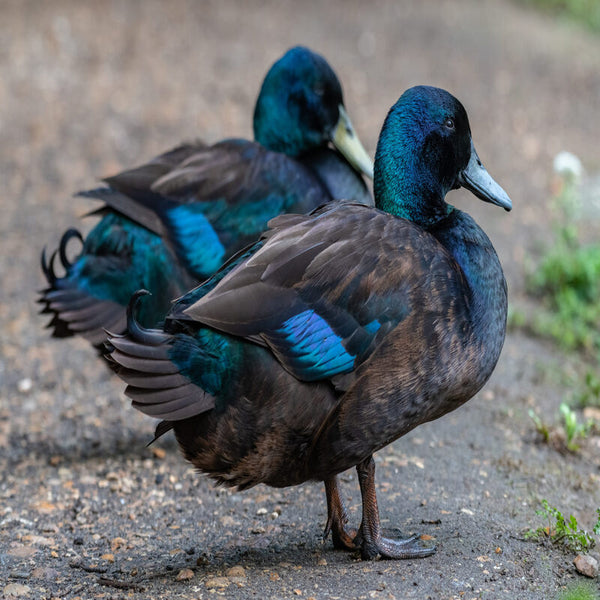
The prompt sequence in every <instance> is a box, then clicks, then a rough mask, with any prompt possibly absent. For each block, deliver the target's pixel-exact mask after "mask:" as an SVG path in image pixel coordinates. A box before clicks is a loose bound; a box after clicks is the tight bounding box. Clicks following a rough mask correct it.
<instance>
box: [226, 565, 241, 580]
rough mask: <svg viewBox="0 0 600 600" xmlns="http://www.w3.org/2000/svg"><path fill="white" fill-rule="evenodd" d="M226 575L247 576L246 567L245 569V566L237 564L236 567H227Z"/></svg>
mask: <svg viewBox="0 0 600 600" xmlns="http://www.w3.org/2000/svg"><path fill="white" fill-rule="evenodd" d="M225 575H227V577H246V569H244V567H241V566H239V565H236V566H235V567H231V568H230V569H227V571H226V572H225Z"/></svg>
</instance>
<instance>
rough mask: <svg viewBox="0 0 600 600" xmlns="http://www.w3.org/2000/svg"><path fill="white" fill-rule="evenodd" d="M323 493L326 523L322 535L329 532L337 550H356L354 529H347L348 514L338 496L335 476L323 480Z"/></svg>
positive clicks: (325, 535)
mask: <svg viewBox="0 0 600 600" xmlns="http://www.w3.org/2000/svg"><path fill="white" fill-rule="evenodd" d="M325 494H326V496H327V524H326V525H325V531H324V532H323V537H324V538H326V537H327V536H328V535H329V532H331V537H332V539H333V545H334V547H335V548H338V549H339V550H358V546H357V545H356V544H355V543H354V538H355V537H356V529H347V528H346V524H347V523H348V515H347V513H346V507H345V506H344V502H343V500H342V498H341V496H340V488H339V483H338V479H337V476H336V475H334V476H333V477H331V478H329V479H326V480H325Z"/></svg>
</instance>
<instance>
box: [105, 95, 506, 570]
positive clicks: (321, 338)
mask: <svg viewBox="0 0 600 600" xmlns="http://www.w3.org/2000/svg"><path fill="white" fill-rule="evenodd" d="M459 187H463V188H465V189H467V190H469V191H470V192H472V193H473V194H474V195H475V196H476V197H477V198H479V199H481V200H483V201H485V202H488V203H491V204H494V205H497V206H499V207H502V208H504V209H505V210H506V211H509V210H511V208H512V203H511V200H510V198H509V196H508V195H507V193H506V192H505V191H504V190H503V188H502V187H501V186H500V185H499V184H498V183H497V182H496V181H495V180H494V179H493V178H492V177H491V176H490V174H489V173H488V171H487V170H486V169H485V167H484V166H483V163H482V162H481V160H480V159H479V156H478V154H477V152H476V150H475V146H474V144H473V140H472V136H471V130H470V126H469V121H468V117H467V113H466V111H465V108H464V107H463V105H462V104H461V103H460V101H459V100H457V99H456V98H455V97H454V96H453V95H451V94H450V93H449V92H447V91H445V90H442V89H440V88H436V87H431V86H416V87H413V88H410V89H408V90H407V91H406V92H404V93H403V94H402V96H400V98H399V100H398V101H397V102H396V103H395V104H394V105H393V106H392V108H391V109H390V111H389V113H388V115H387V117H386V119H385V122H384V124H383V127H382V130H381V134H380V136H379V141H378V144H377V151H376V154H375V163H374V198H375V207H369V206H366V205H363V204H360V203H357V202H353V201H344V200H341V201H336V202H330V203H328V204H326V205H324V206H322V207H320V208H318V209H316V210H315V211H313V212H312V213H310V214H308V215H299V214H296V215H294V214H287V215H281V216H279V217H277V218H275V219H273V220H272V221H271V222H270V224H269V229H268V230H267V231H266V232H265V233H264V234H263V235H262V236H261V238H260V239H259V240H258V241H257V242H256V243H254V244H253V245H251V246H249V247H247V248H245V249H244V250H242V251H241V252H239V253H238V254H237V255H235V256H234V257H232V259H230V260H229V261H228V262H227V263H225V265H223V267H222V268H221V269H220V270H219V271H217V273H216V274H215V275H214V276H212V277H211V278H210V279H209V280H207V281H206V282H204V283H203V284H201V285H199V286H197V287H196V288H194V289H192V290H190V291H189V292H188V293H187V294H184V295H183V296H182V297H181V298H179V299H178V300H177V301H176V302H175V303H174V304H173V306H172V308H171V310H170V311H169V313H168V315H167V317H166V319H165V321H164V324H163V325H162V327H159V328H145V327H143V326H142V325H141V324H140V323H139V322H138V320H137V318H136V314H137V311H138V307H139V306H140V305H143V302H144V299H145V296H146V291H144V290H140V291H138V292H137V293H136V294H135V295H134V296H133V297H132V299H131V301H130V304H129V308H128V330H127V333H125V334H115V335H110V336H109V340H108V342H107V344H108V346H109V348H108V352H107V358H108V360H109V361H110V364H111V366H112V368H113V369H114V370H115V371H116V372H117V374H118V375H119V377H120V378H121V379H122V380H123V381H124V382H125V383H126V384H127V388H126V390H125V394H126V395H127V396H128V397H130V398H131V400H132V404H133V406H134V407H135V408H136V409H138V410H140V411H141V412H143V413H145V414H146V415H149V416H151V417H153V418H156V419H161V422H160V423H159V424H158V426H157V429H156V436H159V435H162V434H163V433H165V432H167V431H169V430H171V429H172V430H173V431H174V434H175V438H176V440H177V442H178V445H179V447H180V449H181V451H182V453H183V455H184V457H185V458H186V459H187V460H188V461H190V462H191V463H192V464H193V465H194V466H195V467H196V468H197V469H198V470H199V471H200V472H202V473H204V474H207V475H208V476H209V477H211V478H213V479H214V480H216V481H217V482H218V483H220V484H224V485H228V486H233V487H237V488H238V489H245V488H248V487H251V486H254V485H257V484H260V483H262V484H266V485H269V486H273V487H287V486H293V485H298V484H300V483H303V482H305V481H323V482H324V486H325V495H326V501H327V514H328V518H327V524H326V528H325V535H328V534H329V533H331V536H332V539H333V544H334V547H336V548H339V549H343V550H349V551H354V552H356V551H358V552H360V555H361V556H362V558H363V559H372V558H375V557H377V556H381V557H385V558H395V559H406V558H421V557H426V556H430V555H431V554H433V552H435V546H432V545H431V544H430V543H428V542H426V541H423V540H421V539H420V538H419V536H418V535H413V536H411V537H408V538H406V539H395V538H391V537H386V536H385V535H384V533H383V531H382V528H381V521H380V517H379V511H378V507H377V496H376V487H375V463H374V459H373V454H374V453H375V452H377V451H378V450H381V449H382V448H384V447H385V446H387V445H388V444H390V443H391V442H393V441H394V440H396V439H398V438H400V437H402V436H403V435H405V434H406V433H408V432H409V431H411V430H413V429H414V428H415V427H417V426H419V425H421V424H423V423H426V422H429V421H432V420H434V419H438V418H440V417H442V416H443V415H445V414H446V413H448V412H450V411H452V410H455V409H456V408H458V407H459V406H461V405H462V404H464V403H465V402H466V401H467V400H469V399H470V398H472V397H473V396H474V395H475V394H476V393H477V392H478V391H479V390H480V389H481V388H482V387H483V385H484V384H485V383H486V381H487V380H488V378H489V377H490V375H491V373H492V371H493V370H494V367H495V365H496V363H497V361H498V358H499V356H500V352H501V349H502V346H503V343H504V337H505V332H506V316H507V286H506V280H505V277H504V274H503V270H502V266H501V264H500V261H499V258H498V255H497V254H496V252H495V250H494V247H493V245H492V243H491V241H490V239H489V238H488V236H487V235H486V234H485V232H484V231H483V230H482V229H481V227H479V225H477V223H476V222H475V220H474V219H473V218H472V217H471V216H470V215H469V214H468V213H466V212H464V211H462V210H459V209H458V208H456V207H454V206H453V205H451V204H449V203H448V202H447V201H446V195H447V193H448V192H450V191H451V190H454V189H457V188H459ZM350 468H356V471H357V475H358V482H359V486H360V492H361V496H362V519H361V523H360V525H359V526H358V528H352V527H350V526H349V525H348V515H347V512H346V509H345V507H344V503H343V501H342V494H341V491H340V486H339V477H338V476H339V474H340V473H342V472H343V471H345V470H347V469H350Z"/></svg>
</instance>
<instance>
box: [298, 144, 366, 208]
mask: <svg viewBox="0 0 600 600" xmlns="http://www.w3.org/2000/svg"><path fill="white" fill-rule="evenodd" d="M299 160H300V162H301V163H302V164H303V165H305V166H307V167H308V168H309V169H310V170H311V171H312V172H313V173H314V174H315V175H316V176H317V177H318V178H319V181H320V182H321V183H322V184H323V186H324V187H325V189H326V190H327V192H328V194H329V195H330V197H331V199H332V200H354V201H355V202H360V203H361V204H365V205H367V206H374V204H373V198H372V197H371V194H370V193H369V191H368V189H367V186H366V185H365V182H364V180H363V178H362V177H361V176H360V175H359V174H358V172H357V171H355V170H354V169H353V168H352V166H351V165H350V163H349V162H348V161H347V160H346V159H345V158H344V157H343V156H342V155H341V154H340V153H339V152H337V151H336V150H332V149H331V148H327V147H322V148H319V149H318V150H315V151H313V152H308V153H307V154H304V155H303V156H301V157H300V158H299Z"/></svg>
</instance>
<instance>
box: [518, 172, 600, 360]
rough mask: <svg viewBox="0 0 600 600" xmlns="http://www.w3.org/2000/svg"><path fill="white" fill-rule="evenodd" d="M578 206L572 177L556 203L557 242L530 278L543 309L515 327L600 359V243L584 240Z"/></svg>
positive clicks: (528, 281) (530, 286)
mask: <svg viewBox="0 0 600 600" xmlns="http://www.w3.org/2000/svg"><path fill="white" fill-rule="evenodd" d="M578 206H579V197H578V194H577V187H576V183H575V181H574V180H573V179H572V178H570V179H569V178H566V179H565V180H564V185H563V188H562V192H561V193H560V194H559V195H558V196H557V197H556V198H555V199H554V203H553V211H554V213H555V225H554V237H555V242H554V244H553V245H552V247H550V248H549V249H547V250H546V252H545V254H544V255H543V256H542V257H541V260H540V261H539V264H537V265H536V267H535V268H534V269H531V270H530V272H529V273H528V275H527V277H526V285H527V291H528V293H529V294H530V295H531V296H533V297H535V298H537V299H538V300H539V301H540V309H539V311H538V312H537V313H536V314H535V315H534V316H533V317H532V318H531V319H529V320H526V322H525V323H523V320H522V319H517V320H515V323H519V324H521V326H523V327H524V328H526V329H528V330H530V331H532V332H533V333H535V334H537V335H540V336H543V337H549V338H551V339H553V340H554V341H555V342H556V343H558V344H559V345H560V346H561V347H562V348H564V349H565V350H583V351H585V352H587V353H588V354H590V355H591V356H595V357H596V358H600V328H599V327H598V323H600V300H599V299H600V245H599V244H584V243H583V242H582V241H581V240H580V236H579V232H578V228H577V226H576V224H575V216H576V215H577V212H578Z"/></svg>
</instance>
